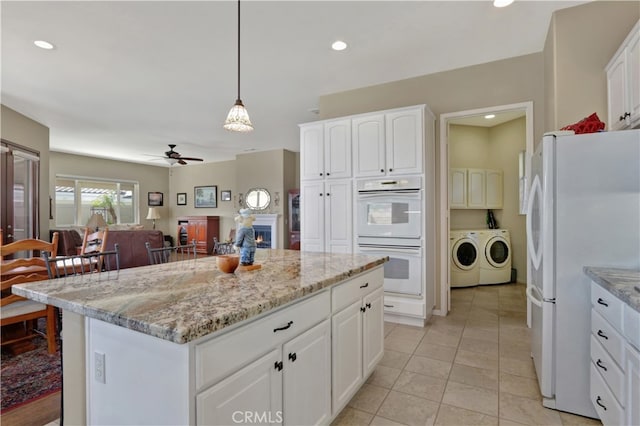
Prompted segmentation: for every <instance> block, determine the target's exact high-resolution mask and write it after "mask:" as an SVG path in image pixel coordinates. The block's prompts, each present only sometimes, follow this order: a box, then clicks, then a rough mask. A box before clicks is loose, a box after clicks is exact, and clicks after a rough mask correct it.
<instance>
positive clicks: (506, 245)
mask: <svg viewBox="0 0 640 426" xmlns="http://www.w3.org/2000/svg"><path fill="white" fill-rule="evenodd" d="M479 234H480V235H479V241H480V260H479V264H480V267H479V269H480V278H479V284H502V283H508V282H510V281H511V237H510V236H509V230H507V229H486V230H483V231H480V233H479Z"/></svg>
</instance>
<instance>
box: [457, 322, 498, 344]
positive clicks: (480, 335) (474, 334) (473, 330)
mask: <svg viewBox="0 0 640 426" xmlns="http://www.w3.org/2000/svg"><path fill="white" fill-rule="evenodd" d="M467 324H468V325H467V327H465V329H464V332H462V337H469V338H471V339H477V340H488V341H490V342H496V343H498V341H499V340H500V333H499V332H498V328H497V327H494V328H491V329H487V328H480V327H474V326H473V325H472V322H471V320H469V321H468V322H467Z"/></svg>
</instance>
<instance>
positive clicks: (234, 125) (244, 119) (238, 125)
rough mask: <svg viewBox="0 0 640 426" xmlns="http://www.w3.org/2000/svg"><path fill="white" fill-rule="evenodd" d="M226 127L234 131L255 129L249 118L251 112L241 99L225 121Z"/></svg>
mask: <svg viewBox="0 0 640 426" xmlns="http://www.w3.org/2000/svg"><path fill="white" fill-rule="evenodd" d="M224 128H225V129H227V130H231V131H234V132H250V131H252V130H253V124H251V120H250V119H249V113H247V110H246V109H245V107H244V105H243V104H242V101H241V100H240V99H237V100H236V103H235V104H234V105H233V107H231V111H229V115H227V119H226V120H225V122H224Z"/></svg>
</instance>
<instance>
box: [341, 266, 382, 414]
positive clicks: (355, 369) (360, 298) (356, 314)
mask: <svg viewBox="0 0 640 426" xmlns="http://www.w3.org/2000/svg"><path fill="white" fill-rule="evenodd" d="M383 280H384V277H383V273H382V269H379V270H378V271H377V272H376V273H369V274H367V275H365V277H363V278H361V279H354V280H352V281H350V282H348V283H345V284H342V285H340V286H338V287H336V288H335V289H334V293H333V295H332V297H333V304H332V306H333V310H334V314H333V318H332V320H331V330H332V378H333V383H332V394H333V396H332V399H333V401H332V402H333V414H334V415H336V414H337V413H338V412H339V411H340V410H342V408H343V407H344V406H345V405H346V404H347V402H349V400H350V399H351V397H353V395H354V394H355V393H356V391H357V390H358V389H359V388H360V386H361V385H362V384H363V383H364V381H365V380H366V379H367V377H368V376H369V375H370V374H371V373H372V372H373V369H374V368H375V366H376V364H377V363H378V362H379V361H380V360H381V359H382V356H383V354H384V319H383V288H382V282H383Z"/></svg>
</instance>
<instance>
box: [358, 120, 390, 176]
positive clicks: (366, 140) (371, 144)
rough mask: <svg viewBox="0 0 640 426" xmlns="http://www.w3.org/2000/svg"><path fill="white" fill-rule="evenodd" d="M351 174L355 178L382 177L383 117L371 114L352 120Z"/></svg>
mask: <svg viewBox="0 0 640 426" xmlns="http://www.w3.org/2000/svg"><path fill="white" fill-rule="evenodd" d="M351 126H352V131H353V157H354V161H353V173H354V174H355V175H356V177H364V176H384V174H385V168H386V166H385V141H384V115H383V114H372V115H367V116H361V117H357V118H354V119H353V120H352V123H351Z"/></svg>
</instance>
